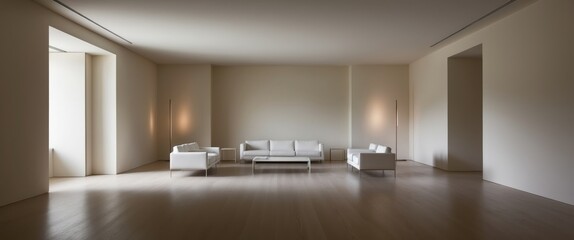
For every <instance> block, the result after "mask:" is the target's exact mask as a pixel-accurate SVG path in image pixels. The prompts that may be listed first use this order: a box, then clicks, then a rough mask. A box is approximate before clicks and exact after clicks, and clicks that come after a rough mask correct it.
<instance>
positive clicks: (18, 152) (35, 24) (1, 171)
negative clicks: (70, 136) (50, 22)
mask: <svg viewBox="0 0 574 240" xmlns="http://www.w3.org/2000/svg"><path fill="white" fill-rule="evenodd" d="M43 16H45V11H44V10H42V9H41V8H39V7H37V6H36V4H34V3H32V2H30V1H18V0H8V1H3V2H2V7H0V29H2V37H1V38H0V46H2V55H3V56H2V58H0V74H1V75H0V79H1V80H0V107H1V108H0V111H1V114H2V117H0V126H2V130H1V131H2V133H1V134H0V206H2V205H6V204H8V203H11V202H14V201H18V200H21V199H24V198H28V197H32V196H35V195H38V194H42V193H45V192H47V191H48V154H47V153H48V49H47V46H48V44H47V43H48V26H47V24H46V23H44V22H43V21H42V20H43V19H44V17H43Z"/></svg>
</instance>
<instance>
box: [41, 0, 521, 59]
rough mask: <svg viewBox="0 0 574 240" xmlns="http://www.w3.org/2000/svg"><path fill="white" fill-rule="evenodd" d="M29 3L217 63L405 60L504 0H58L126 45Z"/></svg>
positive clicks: (165, 55)
mask: <svg viewBox="0 0 574 240" xmlns="http://www.w3.org/2000/svg"><path fill="white" fill-rule="evenodd" d="M37 1H38V2H41V3H42V4H43V5H45V6H47V7H48V8H50V9H52V10H54V11H56V12H58V13H60V14H62V15H64V16H66V17H68V18H70V19H72V20H73V21H76V22H78V23H80V24H82V25H84V26H86V27H87V28H89V29H92V30H94V31H96V32H98V33H101V34H102V35H105V36H107V37H108V38H110V39H112V40H114V41H116V42H118V43H120V44H122V45H124V46H126V47H128V48H130V49H132V50H133V51H135V52H138V53H139V54H141V55H143V56H146V57H148V58H149V59H151V60H152V61H154V62H156V63H162V64H198V63H209V64H220V65H236V64H292V65H302V64H320V65H351V64H404V63H410V62H412V61H414V60H416V59H417V58H420V57H421V56H423V55H424V54H426V53H428V52H429V51H431V50H432V48H431V47H430V46H431V45H433V44H435V43H436V42H438V41H439V40H441V39H443V38H445V37H447V36H449V35H450V34H452V33H453V32H456V31H457V30H459V29H461V28H463V27H464V26H466V25H468V24H469V23H471V22H473V21H475V20H477V19H479V18H481V17H482V16H483V15H485V14H487V13H489V12H491V11H492V10H494V9H496V8H498V7H499V6H501V5H503V4H505V3H507V2H508V0H480V1H479V0H432V1H430V0H162V1H158V0H98V1H95V0H60V1H61V2H63V3H64V4H66V5H68V6H70V7H71V8H73V9H75V10H77V11H78V12H80V13H81V14H83V15H85V16H86V17H88V18H90V19H92V20H94V21H95V22H97V23H98V24H100V25H102V26H104V27H105V28H107V29H109V30H111V31H113V32H115V33H116V34H118V35H120V36H121V37H123V38H125V39H127V40H129V41H130V42H132V43H133V44H129V43H127V42H125V41H123V40H121V39H120V38H117V37H115V36H113V35H110V34H109V33H106V32H104V31H103V30H102V29H101V28H100V27H98V26H96V25H95V24H93V23H89V22H87V21H85V20H83V19H81V18H80V17H78V15H76V14H74V13H72V12H71V11H70V10H67V9H64V8H63V7H61V6H59V5H57V4H55V3H53V2H52V1H51V0H37ZM517 2H520V0H519V1H517ZM513 4H516V3H513ZM513 4H511V5H513Z"/></svg>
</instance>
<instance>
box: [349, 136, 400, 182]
mask: <svg viewBox="0 0 574 240" xmlns="http://www.w3.org/2000/svg"><path fill="white" fill-rule="evenodd" d="M373 145H374V146H376V147H374V146H373ZM373 148H374V150H373ZM347 152H348V153H349V154H348V155H347V166H351V170H352V169H353V168H356V169H357V170H359V174H360V173H361V170H383V172H384V170H393V173H394V176H395V177H396V175H397V174H396V170H397V162H396V155H395V154H394V153H392V152H391V148H390V147H387V146H383V145H376V144H373V143H371V144H370V145H369V149H347Z"/></svg>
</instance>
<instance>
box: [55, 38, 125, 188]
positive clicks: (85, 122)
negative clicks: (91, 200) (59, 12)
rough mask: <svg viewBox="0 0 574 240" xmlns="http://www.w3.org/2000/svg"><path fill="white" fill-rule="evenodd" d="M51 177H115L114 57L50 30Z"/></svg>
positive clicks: (77, 39) (81, 41)
mask: <svg viewBox="0 0 574 240" xmlns="http://www.w3.org/2000/svg"><path fill="white" fill-rule="evenodd" d="M49 51H50V54H49V55H50V58H49V60H50V62H49V66H50V68H49V73H50V74H49V75H50V77H49V81H50V84H49V86H50V87H49V101H50V102H49V148H50V149H49V154H50V156H49V161H50V162H49V169H48V171H49V176H50V177H78V176H88V175H92V174H115V173H116V172H115V170H116V164H115V163H116V157H115V155H116V154H115V152H116V151H115V147H110V145H113V146H115V133H116V128H115V121H116V115H115V112H116V111H115V110H116V100H115V99H116V94H115V88H116V56H115V55H114V54H112V53H110V52H108V51H106V50H103V49H101V48H99V47H96V46H94V45H92V44H90V43H87V42H85V41H83V40H81V39H79V38H76V37H74V36H72V35H69V34H68V33H65V32H63V31H60V30H58V29H56V28H53V27H49Z"/></svg>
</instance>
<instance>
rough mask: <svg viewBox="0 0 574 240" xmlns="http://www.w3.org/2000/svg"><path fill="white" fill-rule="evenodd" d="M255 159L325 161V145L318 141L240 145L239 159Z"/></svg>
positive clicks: (273, 141)
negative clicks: (273, 158) (304, 158)
mask: <svg viewBox="0 0 574 240" xmlns="http://www.w3.org/2000/svg"><path fill="white" fill-rule="evenodd" d="M254 157H309V159H311V161H323V160H324V159H325V156H324V153H323V144H322V143H320V142H319V141H317V140H255V141H245V142H244V143H241V144H240V145H239V158H240V159H241V160H253V158H254Z"/></svg>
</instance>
